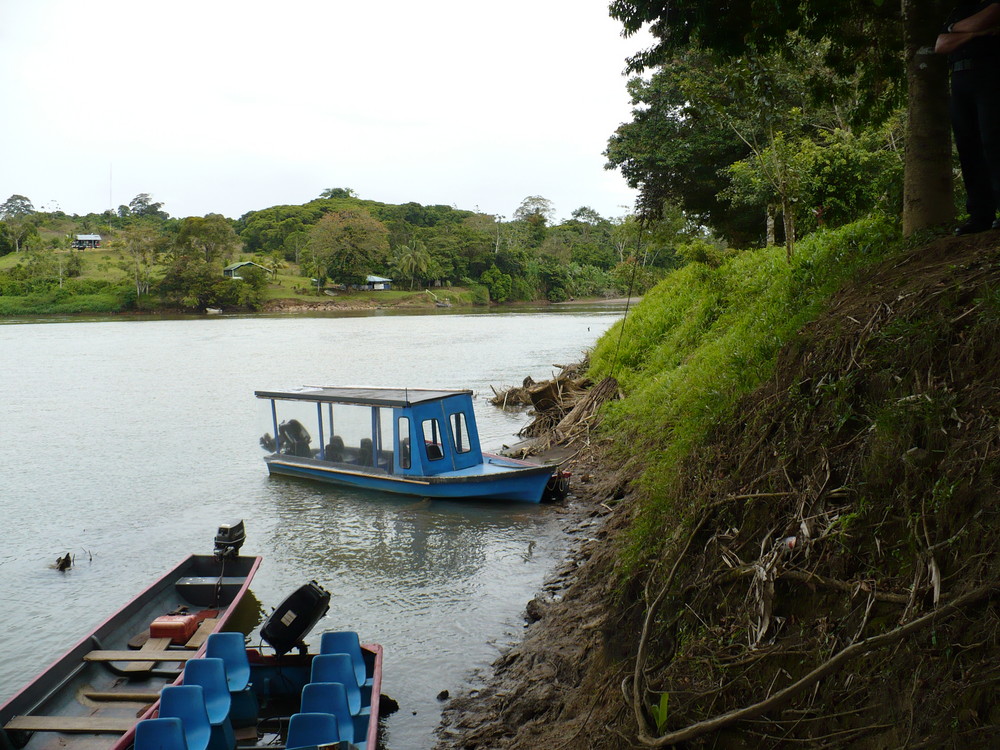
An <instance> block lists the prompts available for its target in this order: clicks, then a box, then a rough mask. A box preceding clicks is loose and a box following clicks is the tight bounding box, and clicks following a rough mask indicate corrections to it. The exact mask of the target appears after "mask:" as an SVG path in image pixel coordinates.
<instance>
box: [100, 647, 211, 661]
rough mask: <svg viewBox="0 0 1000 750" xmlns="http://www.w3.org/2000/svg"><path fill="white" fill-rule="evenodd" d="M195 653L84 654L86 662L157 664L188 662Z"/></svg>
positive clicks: (102, 652) (121, 652)
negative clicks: (140, 662) (158, 662)
mask: <svg viewBox="0 0 1000 750" xmlns="http://www.w3.org/2000/svg"><path fill="white" fill-rule="evenodd" d="M194 658H195V652H194V651H182V650H177V651H166V650H163V651H153V650H149V651H145V650H142V649H140V650H139V651H91V652H90V653H88V654H84V657H83V660H84V661H142V662H157V661H187V660H188V659H194Z"/></svg>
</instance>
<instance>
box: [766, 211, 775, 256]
mask: <svg viewBox="0 0 1000 750" xmlns="http://www.w3.org/2000/svg"><path fill="white" fill-rule="evenodd" d="M766 221H767V246H768V247H771V246H773V245H774V243H775V234H774V204H773V203H768V204H767V220H766Z"/></svg>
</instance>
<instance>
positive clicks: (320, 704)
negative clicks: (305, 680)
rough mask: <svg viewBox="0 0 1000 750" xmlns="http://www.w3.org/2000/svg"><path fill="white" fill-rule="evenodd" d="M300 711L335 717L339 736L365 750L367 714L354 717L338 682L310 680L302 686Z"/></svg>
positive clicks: (342, 688) (342, 687) (344, 691)
mask: <svg viewBox="0 0 1000 750" xmlns="http://www.w3.org/2000/svg"><path fill="white" fill-rule="evenodd" d="M299 710H300V711H301V712H302V713H326V714H333V715H334V716H336V717H337V721H338V723H339V724H340V738H341V739H342V740H347V741H348V742H352V743H354V745H356V746H357V747H358V748H359V750H365V746H366V743H365V741H366V735H367V734H368V716H367V715H365V716H358V717H354V716H352V715H351V708H350V706H349V705H348V702H347V690H346V689H345V688H344V686H343V684H342V683H339V682H310V683H309V684H308V685H306V686H305V687H304V688H302V706H301V708H300V709H299Z"/></svg>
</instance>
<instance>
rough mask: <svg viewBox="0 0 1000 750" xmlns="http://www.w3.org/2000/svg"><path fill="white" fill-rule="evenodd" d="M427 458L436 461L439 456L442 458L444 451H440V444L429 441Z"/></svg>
mask: <svg viewBox="0 0 1000 750" xmlns="http://www.w3.org/2000/svg"><path fill="white" fill-rule="evenodd" d="M427 458H429V459H430V460H431V461H436V460H437V459H439V458H444V453H443V452H442V451H441V446H440V445H438V444H437V443H430V444H428V446H427Z"/></svg>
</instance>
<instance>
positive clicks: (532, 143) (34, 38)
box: [0, 0, 648, 219]
mask: <svg viewBox="0 0 1000 750" xmlns="http://www.w3.org/2000/svg"><path fill="white" fill-rule="evenodd" d="M607 6H608V0H508V1H507V2H503V3H497V2H490V3H485V2H476V1H475V0H471V1H469V0H466V1H465V2H462V1H460V0H424V1H423V2H415V1H413V0H410V1H406V0H380V1H376V2H366V1H365V0H349V1H348V0H325V1H324V0H285V2H276V1H275V0H269V1H268V2H260V1H258V0H199V1H197V2H194V1H191V0H174V1H173V2H166V3H161V2H155V3H154V2H145V1H143V0H128V1H126V0H88V1H86V2H84V1H82V0H0V202H2V201H3V200H6V199H7V197H9V196H10V195H12V194H20V195H24V196H27V197H28V198H29V199H31V201H32V202H33V204H34V205H35V208H36V209H45V210H53V209H55V208H56V207H58V208H61V209H62V210H63V211H66V212H67V213H71V214H72V213H76V214H85V213H90V212H100V211H104V210H106V209H107V208H109V207H111V208H117V207H118V206H119V205H121V204H127V203H128V202H129V201H130V200H131V199H132V198H133V197H135V196H136V195H137V194H138V193H149V194H150V195H151V196H152V198H153V200H155V201H160V202H162V203H163V204H164V205H163V208H164V210H166V211H167V212H168V213H170V214H171V215H172V216H180V217H183V216H201V215H204V214H206V213H210V212H216V213H222V214H224V215H226V216H229V217H232V218H236V217H238V216H240V215H242V214H244V213H246V212H247V211H251V210H256V209H261V208H266V207H268V206H272V205H277V204H299V203H304V202H306V201H308V200H311V199H313V198H316V197H318V196H319V194H320V192H322V191H323V190H324V189H325V188H331V187H349V188H352V189H354V190H355V191H356V192H357V193H358V194H359V195H360V197H362V198H369V199H372V200H378V201H384V202H386V203H405V202H407V201H416V202H418V203H423V204H446V205H454V206H457V207H458V208H462V209H469V210H475V209H479V210H481V211H483V212H486V213H495V214H501V215H503V216H506V217H510V216H511V215H512V214H513V212H514V210H515V209H516V208H517V206H518V205H520V203H521V201H522V200H523V199H524V198H525V197H527V196H529V195H541V196H543V197H545V198H548V199H549V200H550V201H552V203H553V204H554V206H555V209H556V216H557V218H558V219H563V218H567V217H569V215H570V213H571V212H572V211H573V210H574V209H576V208H578V207H580V206H583V205H588V206H590V207H592V208H594V209H596V210H597V211H598V212H599V213H600V214H601V215H603V216H606V217H613V216H620V215H622V214H625V213H627V212H628V211H630V210H631V208H632V205H633V202H634V200H635V195H634V192H633V191H631V190H629V188H628V187H627V185H626V184H625V181H624V180H623V179H622V178H621V176H620V175H619V174H618V173H617V172H609V171H606V170H605V169H604V162H605V159H604V157H603V156H602V155H601V152H602V151H603V150H604V149H605V147H606V145H607V139H608V137H609V136H610V135H611V134H612V133H613V132H614V130H615V128H617V127H618V125H619V124H620V123H622V122H626V121H628V120H630V119H631V117H630V106H629V101H628V95H627V93H626V91H625V82H626V79H625V77H623V76H622V70H623V69H624V67H625V59H626V57H628V56H629V55H631V54H633V53H634V52H636V51H637V50H639V49H641V48H643V47H645V46H648V38H647V37H633V38H631V39H623V38H622V37H621V34H620V25H619V24H618V23H617V22H616V21H614V20H613V19H611V18H609V17H608V11H607Z"/></svg>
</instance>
